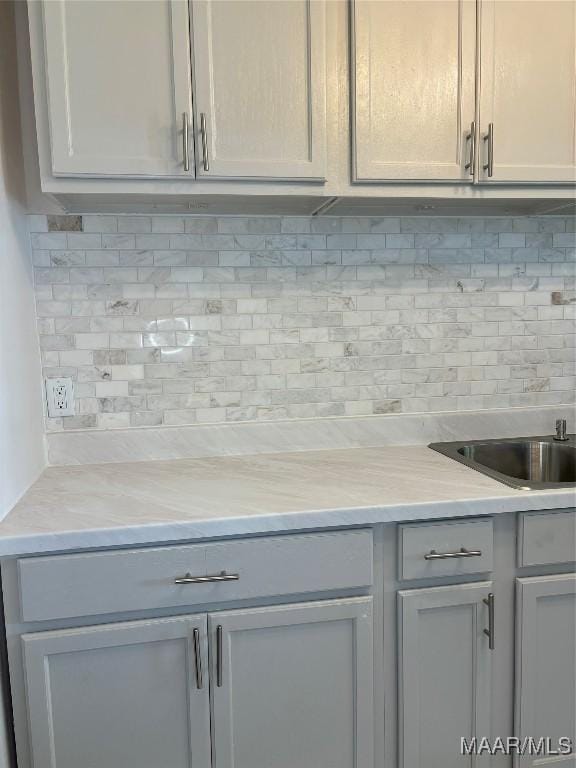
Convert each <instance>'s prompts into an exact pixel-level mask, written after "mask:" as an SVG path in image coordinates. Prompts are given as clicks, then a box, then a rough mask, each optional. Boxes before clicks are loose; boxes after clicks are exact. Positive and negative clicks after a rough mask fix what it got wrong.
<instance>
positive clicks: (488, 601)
mask: <svg viewBox="0 0 576 768" xmlns="http://www.w3.org/2000/svg"><path fill="white" fill-rule="evenodd" d="M482 602H483V603H484V604H485V605H487V606H488V629H485V630H484V634H485V635H486V637H487V638H488V648H489V650H491V651H493V650H494V594H493V593H492V592H490V594H489V595H488V597H487V598H486V597H485V598H484V599H483V600H482Z"/></svg>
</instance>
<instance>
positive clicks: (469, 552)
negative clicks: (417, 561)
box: [424, 547, 482, 560]
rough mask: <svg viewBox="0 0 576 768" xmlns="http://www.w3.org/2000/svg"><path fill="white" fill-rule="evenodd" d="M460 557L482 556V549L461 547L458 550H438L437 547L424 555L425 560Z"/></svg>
mask: <svg viewBox="0 0 576 768" xmlns="http://www.w3.org/2000/svg"><path fill="white" fill-rule="evenodd" d="M460 557H482V550H481V549H466V548H465V547H461V549H460V550H459V551H458V552H436V550H435V549H431V550H430V552H428V554H427V555H424V560H454V559H456V558H460Z"/></svg>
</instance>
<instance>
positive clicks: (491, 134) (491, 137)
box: [483, 123, 494, 178]
mask: <svg viewBox="0 0 576 768" xmlns="http://www.w3.org/2000/svg"><path fill="white" fill-rule="evenodd" d="M484 141H485V142H487V144H488V162H487V163H486V164H485V165H484V166H483V168H484V170H485V171H488V178H492V176H493V175H494V123H489V124H488V133H487V134H486V136H484Z"/></svg>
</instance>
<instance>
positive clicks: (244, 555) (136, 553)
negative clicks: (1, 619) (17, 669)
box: [18, 530, 373, 621]
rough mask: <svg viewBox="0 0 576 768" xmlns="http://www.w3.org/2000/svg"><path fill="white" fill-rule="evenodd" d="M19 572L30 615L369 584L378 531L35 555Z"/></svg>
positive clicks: (181, 603)
mask: <svg viewBox="0 0 576 768" xmlns="http://www.w3.org/2000/svg"><path fill="white" fill-rule="evenodd" d="M223 573H225V574H227V576H228V577H230V576H232V577H237V578H232V579H230V578H227V579H222V580H220V581H212V580H206V581H194V580H193V578H194V577H207V576H214V575H215V576H218V575H221V574H223ZM18 577H19V583H20V601H21V608H22V619H23V620H24V621H45V620H48V619H63V618H73V617H75V616H93V615H97V614H102V613H124V612H126V611H136V610H147V609H152V610H153V609H157V608H168V607H178V606H184V605H190V606H196V605H202V604H206V603H215V602H218V601H227V602H228V601H230V600H244V599H249V598H257V597H267V596H275V595H287V594H300V593H308V592H321V591H326V590H341V589H347V588H352V587H367V586H370V585H371V584H372V582H373V576H372V531H371V530H360V531H340V532H334V533H317V534H300V535H296V536H270V537H264V538H261V539H243V540H238V541H225V542H217V543H210V544H189V545H186V546H179V547H158V548H150V549H134V550H116V551H113V552H91V553H80V554H75V555H57V556H52V557H31V558H24V559H21V560H19V561H18ZM182 577H184V583H175V579H178V578H180V579H182ZM187 577H192V579H190V580H189V581H186V578H187Z"/></svg>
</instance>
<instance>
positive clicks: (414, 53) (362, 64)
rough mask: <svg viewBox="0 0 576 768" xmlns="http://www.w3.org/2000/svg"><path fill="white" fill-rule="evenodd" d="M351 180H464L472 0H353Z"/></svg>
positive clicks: (472, 53) (469, 106)
mask: <svg viewBox="0 0 576 768" xmlns="http://www.w3.org/2000/svg"><path fill="white" fill-rule="evenodd" d="M352 15H353V30H352V53H351V56H352V95H353V99H352V121H353V128H354V131H353V133H354V142H353V143H354V146H353V153H354V157H355V172H354V175H355V178H356V179H357V180H399V181H402V180H411V181H417V180H419V179H431V180H438V181H441V180H460V181H472V175H471V173H470V171H469V170H466V169H465V167H464V166H465V164H466V163H467V162H468V159H469V153H470V142H468V141H467V140H466V135H467V134H468V132H469V131H470V124H471V122H472V121H473V120H474V88H475V86H474V68H475V49H476V41H475V30H476V17H475V3H474V2H471V0H438V1H437V2H429V1H428V0H414V1H411V2H406V1H405V0H387V1H386V2H382V1H381V0H354V2H353V9H352Z"/></svg>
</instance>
